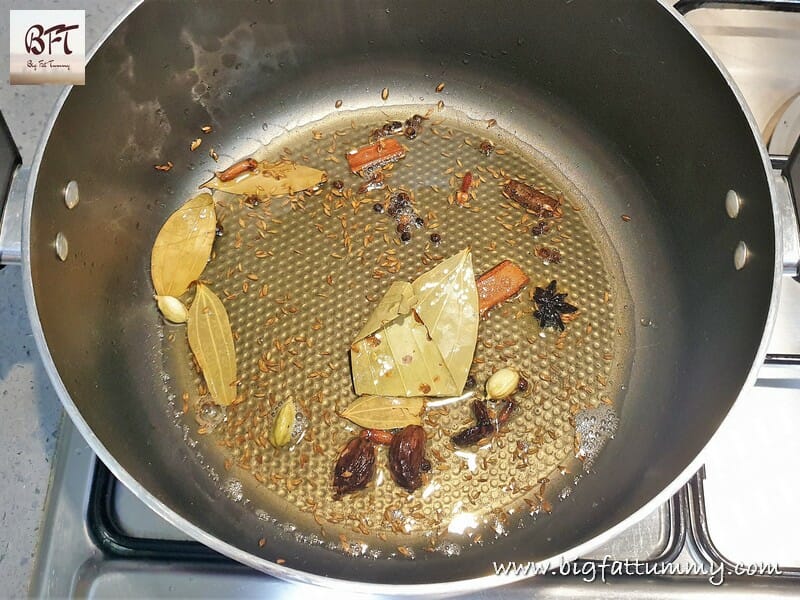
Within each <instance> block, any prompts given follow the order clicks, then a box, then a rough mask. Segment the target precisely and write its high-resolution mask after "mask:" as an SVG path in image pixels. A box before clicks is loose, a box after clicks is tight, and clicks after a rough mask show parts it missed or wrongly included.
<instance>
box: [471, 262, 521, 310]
mask: <svg viewBox="0 0 800 600" xmlns="http://www.w3.org/2000/svg"><path fill="white" fill-rule="evenodd" d="M529 281H530V280H529V279H528V276H527V275H525V273H524V272H523V271H522V269H520V268H519V267H518V266H517V265H515V264H514V263H513V262H511V261H510V260H504V261H503V262H501V263H499V264H497V265H495V266H494V267H492V268H491V269H489V270H488V271H486V273H484V274H483V275H481V276H480V277H478V281H477V282H476V283H477V286H478V308H479V310H480V312H481V316H482V317H485V316H486V313H488V312H489V310H491V309H492V308H494V307H495V306H497V305H498V304H501V303H503V302H505V301H506V300H508V299H509V298H511V297H513V296H515V295H516V294H518V293H519V291H520V290H521V289H522V288H523V287H525V286H526V285H528V282H529Z"/></svg>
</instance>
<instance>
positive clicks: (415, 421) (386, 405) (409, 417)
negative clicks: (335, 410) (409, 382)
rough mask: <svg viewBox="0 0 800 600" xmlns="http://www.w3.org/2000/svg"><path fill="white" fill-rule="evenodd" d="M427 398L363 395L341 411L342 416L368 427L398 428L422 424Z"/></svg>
mask: <svg viewBox="0 0 800 600" xmlns="http://www.w3.org/2000/svg"><path fill="white" fill-rule="evenodd" d="M424 411H425V398H422V397H420V396H412V397H410V398H391V397H388V396H361V397H360V398H358V399H357V400H355V401H354V402H352V403H351V404H350V405H349V406H348V407H347V408H345V409H344V410H343V411H342V412H341V416H342V417H344V418H345V419H348V420H349V421H352V422H353V423H355V424H356V425H361V427H364V428H366V429H396V428H398V427H405V426H406V425H420V424H421V423H422V413H423V412H424Z"/></svg>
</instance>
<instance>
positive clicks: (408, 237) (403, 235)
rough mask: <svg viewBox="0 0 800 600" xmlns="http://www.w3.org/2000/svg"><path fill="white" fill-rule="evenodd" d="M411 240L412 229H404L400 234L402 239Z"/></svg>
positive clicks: (404, 240)
mask: <svg viewBox="0 0 800 600" xmlns="http://www.w3.org/2000/svg"><path fill="white" fill-rule="evenodd" d="M410 240H411V232H410V231H403V233H401V234H400V241H401V242H408V241H410Z"/></svg>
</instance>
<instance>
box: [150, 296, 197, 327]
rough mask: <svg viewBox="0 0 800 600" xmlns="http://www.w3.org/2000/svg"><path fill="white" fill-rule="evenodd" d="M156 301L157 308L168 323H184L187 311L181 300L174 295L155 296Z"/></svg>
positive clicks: (187, 315)
mask: <svg viewBox="0 0 800 600" xmlns="http://www.w3.org/2000/svg"><path fill="white" fill-rule="evenodd" d="M155 299H156V302H157V303H158V310H160V311H161V314H162V315H164V318H165V319H166V320H167V321H169V322H170V323H186V320H187V319H188V318H189V311H188V310H187V308H186V306H184V304H183V302H181V301H180V300H178V299H177V298H175V297H174V296H155Z"/></svg>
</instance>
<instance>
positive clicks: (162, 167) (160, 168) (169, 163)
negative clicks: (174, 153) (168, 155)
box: [154, 160, 175, 172]
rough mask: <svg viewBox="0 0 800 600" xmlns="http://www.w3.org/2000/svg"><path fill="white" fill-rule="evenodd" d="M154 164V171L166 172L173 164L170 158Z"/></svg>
mask: <svg viewBox="0 0 800 600" xmlns="http://www.w3.org/2000/svg"><path fill="white" fill-rule="evenodd" d="M154 166H155V169H156V171H165V172H166V171H169V170H170V169H171V168H172V167H174V166H175V165H173V164H172V161H171V160H168V161H167V162H166V163H164V164H163V165H154Z"/></svg>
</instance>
